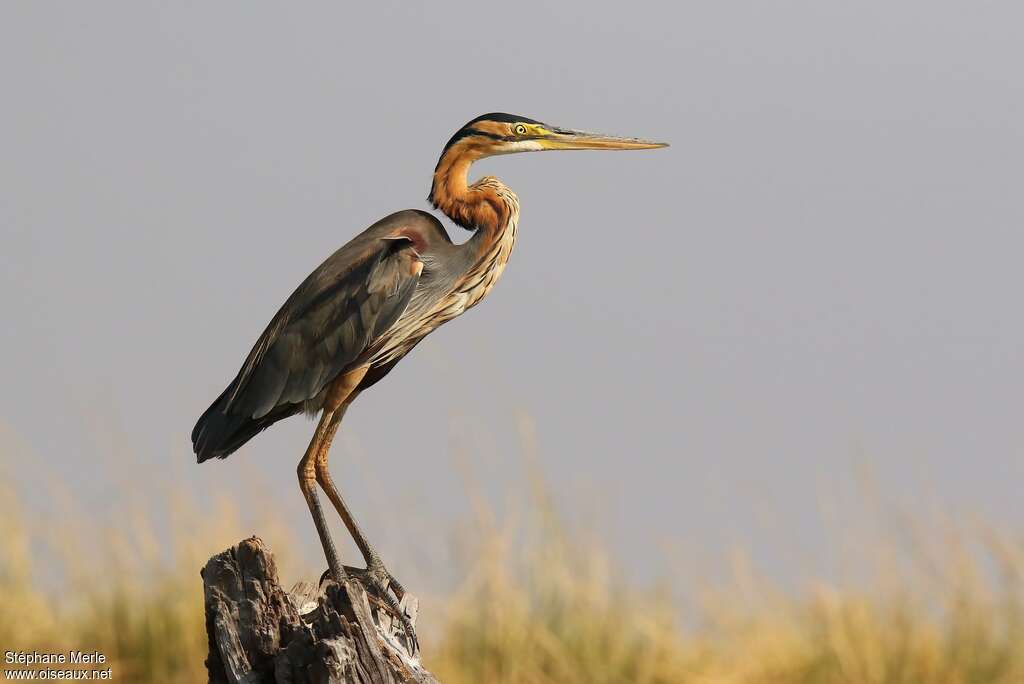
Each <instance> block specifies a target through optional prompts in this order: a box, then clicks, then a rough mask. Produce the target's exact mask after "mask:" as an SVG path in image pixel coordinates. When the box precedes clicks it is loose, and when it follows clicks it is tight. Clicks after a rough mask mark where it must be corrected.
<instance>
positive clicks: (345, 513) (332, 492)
mask: <svg viewBox="0 0 1024 684" xmlns="http://www.w3.org/2000/svg"><path fill="white" fill-rule="evenodd" d="M352 398H353V399H354V398H355V397H352ZM349 403H351V400H350V401H348V402H346V403H344V404H342V405H341V406H339V407H338V410H336V411H335V412H334V415H333V416H332V418H331V423H330V425H329V426H328V428H327V430H326V432H325V434H324V439H323V441H321V443H320V449H319V451H318V452H317V456H316V481H317V482H319V483H320V486H321V487H322V488H323V490H324V492H325V493H326V494H327V498H328V499H330V500H331V503H332V504H334V508H335V509H336V510H337V511H338V515H340V516H341V519H342V521H343V522H344V523H345V527H346V528H348V532H349V534H351V535H352V539H353V541H355V543H356V546H358V547H359V551H360V553H362V554H363V560H365V561H366V567H367V569H368V570H370V572H371V573H372V572H374V571H380V570H383V569H384V563H383V562H382V561H381V559H380V556H379V555H378V554H377V551H376V550H375V549H374V548H373V546H371V545H370V542H369V541H368V540H367V539H366V535H365V534H363V530H362V529H361V528H360V527H359V523H358V522H356V519H355V517H354V516H353V515H352V512H351V511H350V510H349V508H348V504H346V503H345V499H343V498H342V496H341V492H339V491H338V488H337V487H335V486H334V480H333V479H331V471H330V469H329V468H328V458H329V452H330V449H331V442H332V441H333V440H334V434H335V433H336V432H337V430H338V426H339V425H340V424H341V419H342V418H343V417H344V415H345V410H346V409H347V408H348V406H349ZM384 573H385V574H387V571H386V570H385V571H384ZM387 580H388V581H389V583H390V584H391V588H392V590H393V591H394V592H395V594H396V595H397V596H398V598H402V596H403V595H405V589H403V588H402V585H401V584H399V583H398V582H397V581H396V580H395V579H394V578H393V577H391V576H390V575H388V576H387Z"/></svg>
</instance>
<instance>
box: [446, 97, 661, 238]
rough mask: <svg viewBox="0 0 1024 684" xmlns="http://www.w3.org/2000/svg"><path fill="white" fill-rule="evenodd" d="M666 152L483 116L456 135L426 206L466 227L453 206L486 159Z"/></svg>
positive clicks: (649, 144)
mask: <svg viewBox="0 0 1024 684" xmlns="http://www.w3.org/2000/svg"><path fill="white" fill-rule="evenodd" d="M667 146H668V143H661V142H654V141H653V140H642V139H640V138H623V137H619V136H614V135H600V134H597V133H587V132H585V131H575V130H572V129H569V128H559V127H558V126H551V125H550V124H546V123H541V122H540V121H536V120H534V119H528V118H527V117H525V116H516V115H515V114H501V113H494V114H484V115H482V116H478V117H476V118H475V119H473V120H472V121H470V122H469V123H467V124H466V125H465V126H463V127H462V128H460V129H459V130H458V131H456V133H455V135H453V136H452V137H451V140H449V141H448V143H447V144H446V145H445V146H444V150H442V151H441V157H440V159H438V160H437V166H436V167H435V168H434V180H433V183H432V185H431V187H430V195H429V196H428V197H427V200H428V201H429V202H430V203H431V204H433V205H434V206H436V207H439V208H441V210H442V211H444V212H445V213H446V214H448V215H449V216H452V217H453V218H454V220H455V221H456V223H459V224H460V225H466V224H467V220H466V219H464V218H459V217H458V216H456V215H455V214H456V211H455V209H454V207H453V203H454V202H456V201H457V199H458V197H459V196H460V194H461V193H462V192H464V191H465V189H466V172H467V171H468V169H469V166H470V164H472V163H473V162H475V161H477V160H480V159H483V158H484V157H493V156H495V155H499V154H512V153H514V152H541V151H543V150H649V149H652V148H655V147H667Z"/></svg>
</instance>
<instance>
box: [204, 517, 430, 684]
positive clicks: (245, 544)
mask: <svg viewBox="0 0 1024 684" xmlns="http://www.w3.org/2000/svg"><path fill="white" fill-rule="evenodd" d="M355 572H358V571H355ZM200 574H201V575H202V578H203V587H204V592H203V593H204V595H205V600H206V634H207V637H208V639H209V642H210V653H209V656H208V657H207V659H206V669H207V672H208V673H209V678H210V682H211V684H224V683H230V684H235V683H236V682H242V683H244V684H257V683H259V684H272V683H273V684H286V683H287V684H342V683H344V684H357V683H358V684H392V683H397V682H415V683H416V684H438V683H437V680H436V679H434V676H433V675H432V674H430V673H429V672H427V671H426V670H425V669H423V667H422V665H420V661H419V657H418V655H414V654H413V653H412V649H411V648H410V646H409V645H408V644H407V643H406V638H405V633H404V631H403V629H402V623H401V622H400V621H399V620H397V619H392V616H391V613H390V612H389V611H388V609H387V608H386V607H385V606H383V604H382V603H381V602H380V601H379V599H377V597H376V595H375V594H374V593H373V590H372V589H371V590H370V591H369V592H368V591H367V588H366V585H365V584H364V583H363V582H362V581H361V580H360V578H359V576H358V575H357V574H355V573H353V574H352V575H351V576H350V578H349V579H347V580H345V581H344V582H342V583H341V584H337V583H335V582H332V581H327V582H324V583H323V585H322V586H321V587H320V588H316V587H313V586H312V585H309V584H305V583H300V584H298V585H296V586H295V588H294V589H293V590H292V591H291V592H290V593H289V592H286V591H285V590H284V589H282V588H281V586H280V584H278V577H277V564H276V563H275V562H274V557H273V555H271V553H270V551H268V550H267V548H266V547H265V546H264V545H263V542H262V541H261V540H260V539H258V538H257V537H251V538H249V539H246V540H244V541H242V542H240V543H239V544H237V545H236V546H233V547H231V548H230V549H228V550H226V551H223V552H222V553H219V554H217V555H216V556H214V557H212V558H211V559H210V560H209V561H207V563H206V567H204V568H203V570H202V572H201V573H200ZM401 607H402V610H404V611H405V613H406V615H408V616H409V619H410V621H412V623H413V624H414V625H415V623H416V613H417V609H418V603H417V601H416V599H415V598H413V597H412V596H410V595H409V594H406V595H405V597H404V598H403V599H402V603H401Z"/></svg>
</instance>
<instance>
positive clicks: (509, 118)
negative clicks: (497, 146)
mask: <svg viewBox="0 0 1024 684" xmlns="http://www.w3.org/2000/svg"><path fill="white" fill-rule="evenodd" d="M481 121H494V122H495V123H528V124H538V125H540V126H543V125H544V123H543V122H541V121H537V120H536V119H530V118H527V117H525V116H517V115H515V114H505V113H504V112H491V113H490V114H481V115H480V116H478V117H476V118H475V119H473V120H472V121H468V122H467V123H466V125H465V126H463V127H462V128H460V129H459V130H458V131H456V132H455V135H453V136H452V137H451V139H450V140H449V141H448V142H447V143H446V144H445V146H444V149H443V150H441V156H444V153H445V152H447V151H448V148H449V147H451V146H452V145H454V144H455V143H457V142H459V141H460V140H462V139H463V138H466V137H469V136H471V135H480V136H483V137H485V138H493V139H495V140H502V139H503V137H502V136H499V135H495V134H494V133H488V132H486V131H478V130H476V129H475V128H473V125H474V124H478V123H480V122H481Z"/></svg>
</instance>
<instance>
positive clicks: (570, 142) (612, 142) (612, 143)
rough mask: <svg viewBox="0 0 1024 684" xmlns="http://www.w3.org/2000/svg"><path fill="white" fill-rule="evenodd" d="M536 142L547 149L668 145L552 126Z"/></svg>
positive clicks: (624, 148)
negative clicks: (548, 132) (547, 132)
mask: <svg viewBox="0 0 1024 684" xmlns="http://www.w3.org/2000/svg"><path fill="white" fill-rule="evenodd" d="M538 142H540V144H541V145H542V146H543V147H544V149H548V150H653V149H655V148H658V147H668V143H663V142H655V141H653V140H643V139H642V138H621V137H619V136H615V135H599V134H597V133H587V132H585V131H574V130H570V129H567V128H553V129H551V134H550V135H548V136H545V137H543V138H541V139H540V140H539V141H538Z"/></svg>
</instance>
